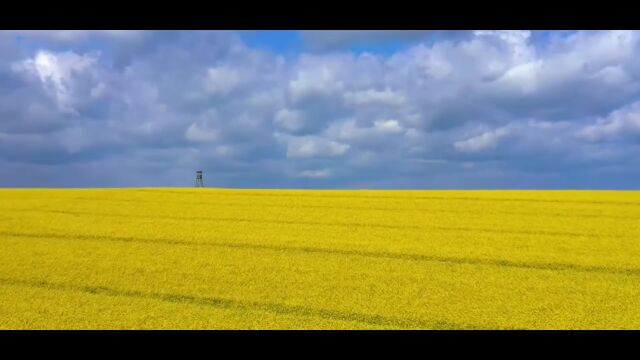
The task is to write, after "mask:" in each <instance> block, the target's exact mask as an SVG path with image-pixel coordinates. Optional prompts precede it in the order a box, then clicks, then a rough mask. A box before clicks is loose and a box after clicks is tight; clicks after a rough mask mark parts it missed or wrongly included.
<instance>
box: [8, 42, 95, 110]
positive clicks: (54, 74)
mask: <svg viewBox="0 0 640 360" xmlns="http://www.w3.org/2000/svg"><path fill="white" fill-rule="evenodd" d="M96 61H97V58H96V57H94V56H90V55H78V54H76V53H73V52H61V53H54V52H50V51H45V50H41V51H38V52H37V53H36V55H35V56H34V57H33V58H29V59H26V60H23V61H22V62H20V63H17V64H14V67H13V68H14V70H16V71H26V72H28V73H31V74H33V75H36V76H37V77H38V78H39V80H40V81H41V83H42V85H43V86H44V87H45V88H46V89H47V90H48V91H50V92H51V94H52V95H53V96H54V97H55V98H56V100H57V102H58V106H59V107H60V109H61V110H63V111H66V112H74V108H73V105H74V97H73V85H74V84H73V81H74V78H75V77H76V76H77V75H79V74H82V73H84V72H87V71H88V70H89V69H90V68H91V66H92V65H93V64H94V63H95V62H96Z"/></svg>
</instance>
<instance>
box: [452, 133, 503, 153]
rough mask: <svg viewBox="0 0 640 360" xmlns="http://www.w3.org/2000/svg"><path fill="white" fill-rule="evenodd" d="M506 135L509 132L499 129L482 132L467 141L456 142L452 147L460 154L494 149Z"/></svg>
mask: <svg viewBox="0 0 640 360" xmlns="http://www.w3.org/2000/svg"><path fill="white" fill-rule="evenodd" d="M508 134H509V130H507V129H505V128H499V129H495V130H490V131H486V132H483V133H482V134H480V135H476V136H472V137H470V138H468V139H464V140H460V141H456V142H455V143H454V144H453V145H454V146H455V147H456V149H458V150H460V151H462V152H477V151H482V150H486V149H491V148H494V147H496V145H498V142H499V141H500V139H502V138H503V137H505V136H507V135H508Z"/></svg>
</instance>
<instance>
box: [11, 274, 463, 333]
mask: <svg viewBox="0 0 640 360" xmlns="http://www.w3.org/2000/svg"><path fill="white" fill-rule="evenodd" d="M0 284H3V285H12V286H24V287H31V288H40V289H45V290H59V291H73V292H80V293H86V294H99V295H106V296H112V297H126V298H132V299H149V300H159V301H163V302H169V303H175V304H181V305H199V306H207V307H213V308H219V309H230V310H240V311H242V310H259V311H264V312H269V313H273V314H277V315H294V316H306V317H316V318H322V319H326V320H339V321H351V322H358V323H363V324H369V325H379V326H389V327H401V328H406V329H470V328H473V327H472V326H469V325H463V324H455V323H451V322H445V321H424V320H420V319H410V318H400V317H390V316H383V315H375V314H364V313H357V312H347V311H342V310H333V309H319V308H313V307H308V306H302V305H285V304H279V303H267V302H253V301H240V300H234V299H226V298H221V297H203V296H193V295H185V294H176V293H159V292H145V291H139V290H124V289H116V288H110V287H104V286H83V285H69V284H63V283H56V282H49V281H44V280H24V279H13V278H4V277H0Z"/></svg>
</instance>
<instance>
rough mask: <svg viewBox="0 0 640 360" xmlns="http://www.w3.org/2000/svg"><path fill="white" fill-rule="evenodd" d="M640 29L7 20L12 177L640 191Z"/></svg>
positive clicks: (17, 183) (11, 181)
mask: <svg viewBox="0 0 640 360" xmlns="http://www.w3.org/2000/svg"><path fill="white" fill-rule="evenodd" d="M638 59H640V32H633V31H486V30H483V31H413V30H412V31H383V30H367V31H365V30H358V31H184V32H182V31H42V30H39V31H0V186H8V187H23V186H29V187H33V186H37V187H122V186H192V185H193V180H194V172H195V171H196V170H204V174H205V184H206V185H207V186H211V187H254V188H281V187H296V188H613V189H629V188H640V186H639V184H640V167H639V166H638V164H639V162H638V158H639V157H638V155H640V60H638Z"/></svg>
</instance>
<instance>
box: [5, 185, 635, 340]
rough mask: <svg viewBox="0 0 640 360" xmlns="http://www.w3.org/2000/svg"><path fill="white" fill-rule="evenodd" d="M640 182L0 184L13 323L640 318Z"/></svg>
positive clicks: (538, 325)
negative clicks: (552, 185) (401, 186)
mask: <svg viewBox="0 0 640 360" xmlns="http://www.w3.org/2000/svg"><path fill="white" fill-rule="evenodd" d="M639 219H640V192H632V191H418V190H416V191H383V190H379V191H378V190H376V191H374V190H250V189H243V190H231V189H179V188H153V189H151V188H148V189H146V188H135V189H92V190H86V189H77V190H76V189H74V190H57V189H51V190H48V189H47V190H45V189H4V190H0V328H2V329H67V328H70V329H147V328H150V329H164V328H174V329H190V328H196V329H204V328H213V329H610V328H612V329H624V328H631V329H639V328H640V220H639Z"/></svg>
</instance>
